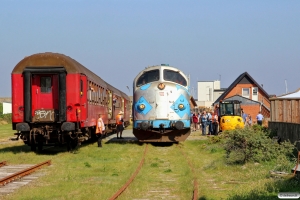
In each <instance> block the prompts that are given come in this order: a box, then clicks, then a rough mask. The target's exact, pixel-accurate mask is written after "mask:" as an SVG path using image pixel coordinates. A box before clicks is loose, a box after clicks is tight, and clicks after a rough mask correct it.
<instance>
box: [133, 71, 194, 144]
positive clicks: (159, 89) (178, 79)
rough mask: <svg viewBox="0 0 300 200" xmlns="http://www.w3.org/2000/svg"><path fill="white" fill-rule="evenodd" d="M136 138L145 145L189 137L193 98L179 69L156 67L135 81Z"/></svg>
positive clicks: (134, 132)
mask: <svg viewBox="0 0 300 200" xmlns="http://www.w3.org/2000/svg"><path fill="white" fill-rule="evenodd" d="M133 99H134V102H133V118H134V119H133V120H134V122H133V134H134V135H135V136H136V137H137V138H138V140H139V141H143V142H179V141H184V140H186V138H187V137H188V136H189V134H190V117H189V116H190V104H189V99H190V95H189V92H188V86H187V79H186V77H185V76H184V74H182V73H181V72H180V71H179V70H178V69H176V68H173V67H166V66H153V67H149V68H147V69H146V70H145V71H143V72H141V73H140V74H139V75H138V76H137V77H136V79H135V81H134V98H133Z"/></svg>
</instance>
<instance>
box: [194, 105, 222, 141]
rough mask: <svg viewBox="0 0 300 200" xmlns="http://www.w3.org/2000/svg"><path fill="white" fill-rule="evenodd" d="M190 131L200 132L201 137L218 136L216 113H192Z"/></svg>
mask: <svg viewBox="0 0 300 200" xmlns="http://www.w3.org/2000/svg"><path fill="white" fill-rule="evenodd" d="M191 122H192V131H196V130H200V129H201V131H202V135H218V132H219V119H218V113H217V110H216V112H212V111H211V112H206V111H203V112H202V113H193V114H192V116H191ZM207 127H208V133H207V134H206V131H207V130H206V129H207Z"/></svg>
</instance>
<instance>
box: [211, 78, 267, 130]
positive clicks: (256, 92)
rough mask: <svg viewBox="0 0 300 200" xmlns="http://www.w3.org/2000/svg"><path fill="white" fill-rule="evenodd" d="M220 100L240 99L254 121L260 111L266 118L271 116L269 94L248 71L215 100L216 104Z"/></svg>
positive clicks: (245, 110)
mask: <svg viewBox="0 0 300 200" xmlns="http://www.w3.org/2000/svg"><path fill="white" fill-rule="evenodd" d="M220 100H222V101H225V100H239V101H240V102H241V107H242V108H243V109H244V112H245V113H246V114H250V115H251V116H252V120H253V122H254V123H255V122H256V115H257V114H258V112H259V111H261V113H262V114H263V116H264V117H265V118H267V119H268V118H270V107H271V104H270V100H269V95H268V93H267V92H266V91H265V90H264V89H263V87H262V86H261V85H260V84H258V83H257V82H256V81H255V80H254V79H253V78H252V77H251V76H250V75H249V74H248V73H247V72H244V73H242V74H241V75H240V76H239V77H238V78H237V79H236V80H235V81H234V82H233V83H232V84H231V85H230V86H229V87H228V88H227V89H226V90H225V91H224V93H223V94H222V95H221V96H220V97H219V98H218V99H217V100H216V101H215V102H214V105H215V104H218V103H219V102H220ZM266 123H267V122H266ZM266 123H265V124H266Z"/></svg>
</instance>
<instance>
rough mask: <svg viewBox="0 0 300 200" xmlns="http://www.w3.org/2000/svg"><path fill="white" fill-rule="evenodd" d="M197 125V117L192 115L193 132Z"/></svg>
mask: <svg viewBox="0 0 300 200" xmlns="http://www.w3.org/2000/svg"><path fill="white" fill-rule="evenodd" d="M197 124H198V117H197V115H196V114H195V113H194V114H193V131H196V130H197Z"/></svg>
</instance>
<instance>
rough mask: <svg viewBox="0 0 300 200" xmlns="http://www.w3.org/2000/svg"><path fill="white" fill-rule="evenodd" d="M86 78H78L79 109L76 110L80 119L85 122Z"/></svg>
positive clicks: (82, 76) (86, 110)
mask: <svg viewBox="0 0 300 200" xmlns="http://www.w3.org/2000/svg"><path fill="white" fill-rule="evenodd" d="M87 107H88V105H87V78H86V76H84V75H81V76H80V109H77V112H79V113H78V114H80V119H81V120H85V119H86V118H87V112H88V109H87Z"/></svg>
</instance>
